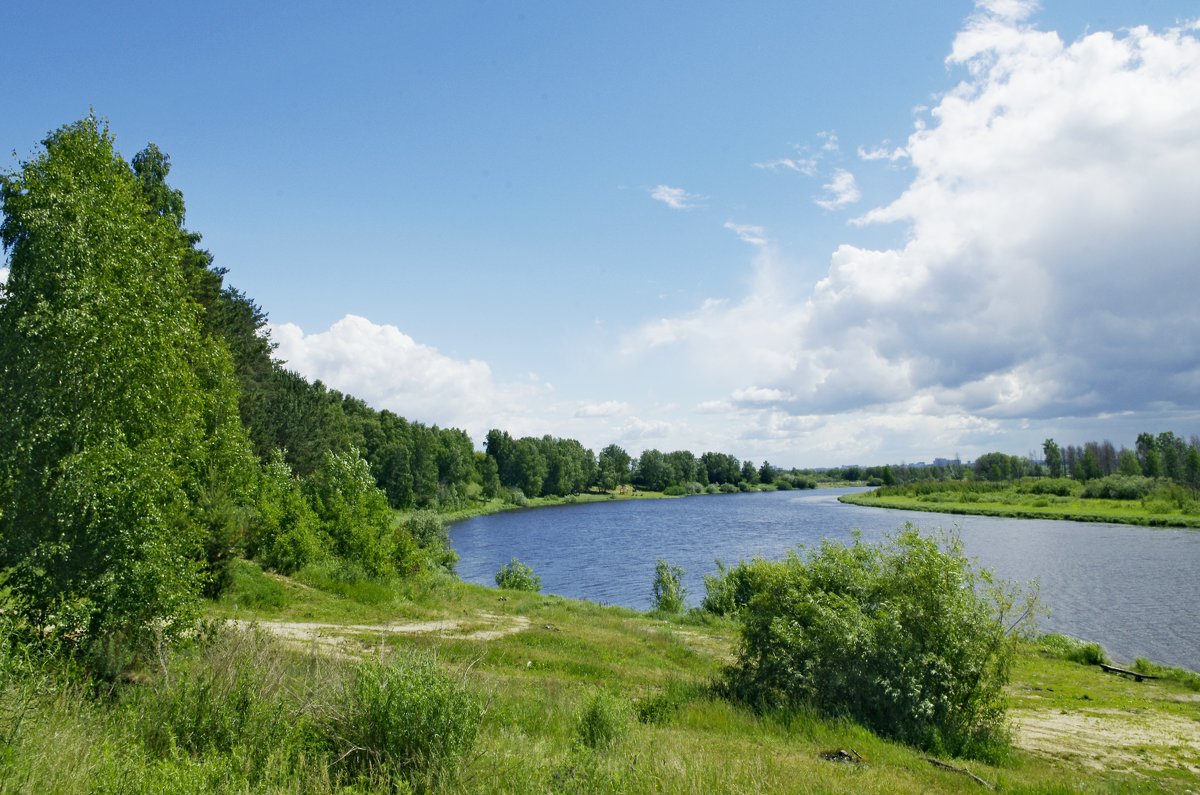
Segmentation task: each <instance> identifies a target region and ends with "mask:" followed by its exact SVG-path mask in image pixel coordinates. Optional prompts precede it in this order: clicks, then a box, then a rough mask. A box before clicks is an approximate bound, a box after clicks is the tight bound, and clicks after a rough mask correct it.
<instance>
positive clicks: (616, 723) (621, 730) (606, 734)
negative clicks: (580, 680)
mask: <svg viewBox="0 0 1200 795" xmlns="http://www.w3.org/2000/svg"><path fill="white" fill-rule="evenodd" d="M629 718H630V715H629V704H627V703H626V702H625V701H624V700H622V699H620V698H618V697H617V696H614V695H612V694H611V693H609V692H607V691H605V690H600V691H598V692H597V693H596V695H595V696H593V697H592V698H591V700H589V701H588V703H587V705H586V706H585V707H584V708H583V713H582V714H581V715H580V716H579V723H578V724H577V725H576V727H575V739H576V741H577V742H578V743H579V744H580V745H582V746H584V747H586V748H593V749H603V748H609V747H611V746H612V745H614V744H615V743H616V742H617V740H619V739H621V738H622V737H623V736H625V734H626V733H628V731H629V722H630V720H629Z"/></svg>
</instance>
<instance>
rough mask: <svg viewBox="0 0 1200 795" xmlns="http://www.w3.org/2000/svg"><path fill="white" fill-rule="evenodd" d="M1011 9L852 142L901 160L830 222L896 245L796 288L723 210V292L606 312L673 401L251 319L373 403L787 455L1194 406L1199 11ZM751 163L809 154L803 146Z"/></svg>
mask: <svg viewBox="0 0 1200 795" xmlns="http://www.w3.org/2000/svg"><path fill="white" fill-rule="evenodd" d="M1035 9H1036V4H1035V3H1032V2H1023V1H1022V0H991V2H981V3H979V4H978V5H977V9H976V12H975V14H974V15H972V16H971V17H970V18H969V19H968V20H967V22H966V23H965V25H964V27H963V29H962V30H961V31H960V32H959V33H958V34H957V36H956V37H955V39H954V41H953V44H952V47H951V51H950V55H949V56H948V57H947V59H946V62H947V64H948V66H949V67H951V68H954V69H958V70H960V71H961V72H962V73H963V74H964V76H963V79H962V80H961V82H959V83H958V84H957V85H955V86H954V87H953V88H951V89H949V90H948V91H946V92H945V93H944V94H943V95H942V96H941V97H940V98H938V99H937V101H936V102H935V103H934V105H933V106H932V107H931V108H930V109H929V110H928V111H927V118H925V117H922V118H921V119H920V120H918V122H917V123H916V126H915V129H914V131H913V132H912V133H911V135H909V136H908V138H907V140H906V141H904V142H903V144H901V145H899V146H890V145H889V144H887V143H886V142H885V143H884V144H881V145H868V146H860V147H858V148H857V152H858V158H859V160H860V161H861V162H860V167H862V168H872V167H879V168H889V167H890V168H894V167H896V166H906V167H907V168H908V169H909V173H911V177H912V178H911V181H910V182H909V183H908V186H907V188H906V189H905V190H904V191H903V192H902V193H901V194H900V195H899V196H898V197H897V198H896V199H894V200H893V201H891V202H890V203H887V204H885V205H883V206H879V207H875V208H874V209H869V210H866V211H865V212H862V213H861V214H860V215H858V216H857V217H855V218H854V219H853V220H852V221H851V225H850V228H849V230H848V233H850V234H853V232H854V230H856V229H866V228H868V227H873V226H878V225H886V224H899V225H902V227H903V228H904V229H905V230H906V233H907V234H906V238H905V240H904V242H903V244H902V245H899V246H896V247H892V248H868V247H862V246H858V245H853V244H851V243H843V244H842V245H839V246H838V247H837V248H836V250H835V251H833V253H832V255H831V256H830V258H829V265H828V270H827V272H826V273H825V275H824V277H823V278H821V279H820V280H818V281H817V282H816V283H815V284H813V285H811V286H809V287H807V288H805V287H803V286H801V288H797V286H796V284H795V281H794V280H793V279H790V278H788V277H787V271H786V257H785V256H784V254H783V253H782V252H780V251H778V250H777V249H776V247H775V246H774V245H773V244H772V242H771V234H770V230H766V229H763V228H762V227H761V226H759V225H756V224H753V223H736V224H735V223H733V222H731V221H727V222H725V224H724V226H725V228H727V229H729V230H731V231H733V232H734V234H736V235H737V236H738V237H739V238H740V239H742V240H743V241H745V242H747V243H748V244H750V245H752V246H754V247H755V251H756V253H755V257H756V259H755V263H756V264H755V275H754V278H753V281H752V283H751V284H750V286H749V287H748V289H747V291H746V293H745V294H744V295H742V296H740V297H734V298H729V297H723V298H718V299H712V300H709V301H706V302H704V303H703V304H702V305H700V306H698V307H697V308H696V309H694V310H693V311H691V312H688V313H685V314H682V315H677V316H671V317H665V318H661V319H657V320H654V321H650V322H646V323H644V324H643V325H642V326H640V327H638V328H635V329H632V330H629V331H627V332H626V333H625V334H624V335H623V337H622V339H621V343H620V344H621V349H622V351H623V352H624V361H625V366H627V367H629V368H647V367H650V368H657V369H658V370H659V371H660V373H661V375H660V377H661V378H663V379H665V380H669V379H670V377H671V375H672V374H673V373H677V374H678V375H679V377H680V380H685V379H686V376H687V375H688V374H689V373H694V372H695V371H697V370H703V371H704V372H705V374H706V378H707V381H708V382H710V383H716V384H719V385H721V387H720V388H722V389H723V393H722V394H705V395H696V396H695V397H696V399H695V401H694V403H693V404H692V405H690V406H682V407H680V406H675V407H671V406H665V407H664V406H637V405H636V404H633V403H631V398H629V397H627V396H625V395H617V396H616V398H619V399H613V396H611V395H605V396H599V397H594V398H593V397H591V396H589V399H577V400H574V401H572V400H567V399H563V398H561V397H558V396H557V395H556V394H555V393H554V390H553V388H552V387H550V386H549V385H548V384H545V383H544V382H541V381H540V380H537V379H533V380H530V381H528V382H523V381H518V382H514V383H511V384H505V383H498V382H497V381H496V379H495V378H494V377H493V375H492V373H491V372H490V370H489V368H488V366H487V365H486V364H485V363H482V362H477V361H466V362H464V361H459V360H455V359H452V358H449V357H446V356H443V355H441V354H439V353H437V352H436V351H435V350H433V349H432V348H428V347H427V346H422V345H420V344H418V343H416V342H415V341H413V340H411V339H410V338H408V337H406V336H405V335H404V334H402V333H401V332H400V331H399V329H396V328H394V327H389V326H379V325H376V324H373V323H371V322H370V321H368V320H365V319H363V318H357V317H353V316H348V317H346V318H344V319H343V320H342V321H339V323H337V324H335V325H334V326H333V327H332V328H331V329H329V330H328V331H327V332H322V333H319V334H308V335H305V334H304V333H303V332H302V331H301V330H300V329H299V328H297V327H295V326H289V325H283V326H276V327H274V335H275V339H276V341H277V342H279V355H280V356H281V358H284V359H286V360H288V361H289V362H290V363H291V365H292V366H293V367H294V368H295V369H297V370H298V371H299V372H301V373H303V374H305V375H307V376H310V377H316V378H321V379H322V380H324V381H325V382H326V383H328V384H330V385H332V386H335V387H337V388H339V389H344V390H347V391H350V392H353V393H354V394H357V395H360V396H362V397H363V398H365V399H367V400H368V401H370V402H373V403H375V404H376V405H379V406H381V407H386V408H392V409H393V410H396V411H398V412H400V413H403V414H407V415H411V416H412V417H413V418H415V419H422V418H425V417H428V418H429V421H439V422H443V423H447V424H449V423H454V424H459V425H461V426H462V427H466V428H467V429H468V430H469V431H471V432H472V433H474V434H478V433H480V432H481V430H485V429H486V427H490V426H492V425H496V426H500V427H508V428H510V429H513V430H516V431H522V430H524V431H525V432H529V433H538V434H540V433H552V434H555V435H564V436H566V435H575V436H577V437H578V438H581V439H582V440H583V441H585V443H589V444H593V445H596V444H604V443H607V442H608V441H617V442H625V443H630V445H631V446H632V447H634V448H643V447H649V446H661V447H664V448H666V447H672V446H681V447H690V448H691V449H693V450H696V451H697V452H699V451H700V450H701V449H722V450H728V451H730V452H739V451H742V454H744V455H753V456H755V457H756V458H757V457H767V456H771V457H772V458H774V459H777V460H779V459H782V460H781V463H796V464H801V465H814V464H822V463H824V464H836V463H849V462H851V461H861V462H864V463H882V462H884V461H886V460H899V458H900V457H902V456H903V455H904V454H903V452H902V451H905V450H909V451H911V450H918V449H925V450H928V451H929V452H928V455H930V456H932V455H939V454H947V453H952V452H955V451H957V450H958V449H960V448H961V449H962V450H963V452H966V453H968V455H969V454H970V452H971V451H974V452H975V453H978V452H984V451H986V449H993V448H991V447H988V443H989V441H991V440H992V439H994V438H996V437H1003V435H1005V434H1010V435H1011V434H1016V435H1017V436H1020V434H1021V433H1024V436H1023V437H1020V438H1021V441H1020V442H1019V443H1018V444H1019V445H1025V446H1032V445H1033V444H1034V443H1035V440H1036V441H1040V438H1042V437H1044V436H1045V435H1052V432H1053V430H1054V429H1055V428H1065V427H1081V428H1082V427H1086V426H1087V425H1088V421H1089V420H1094V419H1096V418H1114V417H1117V418H1124V420H1122V421H1123V422H1126V423H1127V424H1129V427H1135V426H1136V425H1137V423H1142V424H1143V425H1145V426H1146V427H1147V428H1148V429H1151V430H1153V429H1168V428H1173V427H1174V426H1173V425H1171V423H1172V421H1174V420H1178V419H1180V418H1187V419H1188V420H1189V421H1192V422H1194V420H1195V417H1196V413H1197V412H1196V398H1197V396H1198V395H1200V312H1197V311H1196V310H1195V308H1194V297H1195V294H1196V288H1197V287H1200V275H1198V273H1200V271H1198V269H1197V266H1198V264H1200V263H1198V261H1197V254H1196V252H1197V251H1200V224H1198V223H1197V222H1196V219H1197V218H1200V38H1198V33H1200V23H1196V22H1191V23H1186V24H1181V25H1180V26H1178V27H1175V28H1172V29H1167V30H1161V31H1154V30H1150V29H1148V28H1144V27H1139V28H1134V29H1131V30H1127V31H1122V32H1119V33H1114V32H1107V31H1096V32H1090V33H1088V34H1086V35H1084V36H1082V37H1081V38H1079V39H1078V40H1076V41H1073V42H1064V41H1063V40H1062V39H1061V38H1060V37H1059V36H1058V34H1056V33H1054V32H1049V31H1041V30H1038V29H1037V28H1036V27H1035V26H1033V25H1032V24H1031V23H1030V21H1029V20H1030V17H1031V16H1032V14H1033V12H1034V11H1035ZM914 99H916V98H914ZM823 137H824V138H825V142H826V143H825V146H824V147H823V148H824V149H826V150H828V149H829V147H830V146H832V147H833V148H834V149H836V147H837V139H836V137H835V136H832V134H825V135H824V136H823ZM870 164H875V165H870ZM753 165H754V166H755V167H757V168H760V169H765V170H769V171H793V172H800V173H805V174H811V173H814V172H813V170H812V169H814V168H815V160H813V159H811V158H804V157H798V158H795V159H783V160H777V161H766V162H762V163H756V164H753ZM824 190H825V195H824V196H822V197H819V198H817V199H816V200H815V201H816V203H817V204H818V205H820V206H821V207H823V208H825V209H826V210H827V211H835V210H836V211H840V212H845V210H846V208H848V207H850V206H852V205H853V204H854V203H855V202H857V201H859V200H860V199H861V192H860V190H859V187H858V184H857V182H856V179H855V176H854V174H853V173H851V171H850V170H848V169H846V168H841V169H837V170H835V171H834V173H833V175H832V177H831V178H830V180H829V182H828V183H827V184H825V185H824ZM651 196H652V198H654V199H656V200H658V201H660V202H663V203H664V204H666V205H667V206H668V207H670V208H672V209H688V208H690V207H693V206H695V205H696V203H697V202H699V201H704V200H708V199H709V197H701V196H697V195H694V194H690V193H688V192H687V191H685V190H683V189H681V188H671V187H669V186H666V185H658V186H657V187H656V188H654V189H652V190H651ZM714 201H715V199H714ZM739 220H745V221H752V220H753V219H739ZM635 406H636V408H635ZM635 412H640V413H641V414H642V415H644V416H641V417H639V416H637V415H636V413H635ZM650 415H655V416H650ZM1164 423H1165V425H1164ZM535 426H536V427H535ZM1160 426H1162V427H1161V428H1160ZM1122 427H1125V426H1122ZM526 429H527V430H526ZM606 434H607V435H606ZM1122 434H1123V432H1122ZM1089 438H1091V437H1089ZM1114 439H1115V441H1117V442H1118V443H1120V442H1126V443H1129V442H1131V441H1132V439H1131V438H1129V439H1127V438H1125V436H1124V435H1116V436H1114ZM1080 441H1082V440H1080ZM1017 449H1019V450H1023V449H1024V447H1023V446H1022V447H1018V448H1017ZM796 451H808V452H807V453H806V454H805V455H800V454H799V453H797V452H796ZM1015 451H1017V450H1010V452H1015ZM889 456H894V458H892V459H889Z"/></svg>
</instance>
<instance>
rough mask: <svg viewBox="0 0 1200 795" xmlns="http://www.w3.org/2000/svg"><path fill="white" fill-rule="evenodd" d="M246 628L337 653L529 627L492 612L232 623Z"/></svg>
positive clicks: (490, 636)
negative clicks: (390, 640) (393, 639)
mask: <svg viewBox="0 0 1200 795" xmlns="http://www.w3.org/2000/svg"><path fill="white" fill-rule="evenodd" d="M233 623H234V624H236V625H237V626H239V627H243V628H246V629H249V628H252V627H257V628H258V629H260V630H263V631H264V632H269V633H271V634H272V635H275V636H276V637H278V638H281V639H283V640H286V641H289V642H292V643H301V644H304V645H305V646H309V645H314V644H315V645H317V646H321V647H325V648H328V649H331V650H334V651H337V652H339V653H346V652H349V651H353V650H362V649H363V648H364V647H366V646H368V645H371V644H367V643H365V642H364V641H365V640H366V638H364V636H377V637H378V639H379V641H380V642H382V641H383V639H384V638H385V637H387V636H389V635H425V634H436V635H437V636H438V637H440V638H449V639H455V640H478V641H489V640H496V639H497V638H502V637H504V636H505V635H514V634H516V633H518V632H523V631H524V630H526V629H528V628H529V619H528V618H526V617H525V616H501V615H496V614H494V613H479V614H477V615H475V616H472V617H470V618H464V619H446V620H442V621H422V622H418V623H411V624H317V623H311V622H305V621H240V620H237V621H234V622H233Z"/></svg>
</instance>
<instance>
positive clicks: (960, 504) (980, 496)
mask: <svg viewBox="0 0 1200 795" xmlns="http://www.w3.org/2000/svg"><path fill="white" fill-rule="evenodd" d="M922 485H924V484H922ZM932 485H936V484H932ZM903 488H904V487H893V488H892V489H889V490H888V491H887V492H884V493H882V494H881V493H879V492H878V491H867V492H861V493H857V494H844V495H842V496H841V497H839V498H838V499H839V500H841V501H842V502H845V503H850V504H852V505H861V506H865V507H868V508H893V509H898V510H905V511H928V512H932V513H951V514H974V515H980V516H1002V517H1009V518H1014V519H1064V520H1069V521H1075V522H1113V523H1117V524H1133V525H1144V526H1147V527H1200V505H1198V504H1197V503H1196V502H1194V501H1184V502H1182V504H1181V503H1180V502H1179V501H1167V500H1163V499H1145V500H1107V499H1091V498H1083V497H1080V496H1076V495H1071V496H1056V495H1052V494H1034V493H1027V492H1022V491H1018V490H1017V489H1016V488H1005V489H996V490H988V491H981V492H977V493H972V492H964V491H962V490H959V489H954V488H951V487H950V486H949V485H947V488H946V489H945V490H940V491H939V490H936V489H934V488H932V487H931V488H930V489H929V490H925V489H922V490H921V493H911V494H896V493H888V492H894V491H897V490H901V489H903Z"/></svg>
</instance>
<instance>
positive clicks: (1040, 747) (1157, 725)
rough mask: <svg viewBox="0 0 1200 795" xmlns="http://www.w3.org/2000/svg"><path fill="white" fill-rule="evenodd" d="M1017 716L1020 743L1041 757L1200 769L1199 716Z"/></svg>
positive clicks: (1108, 766)
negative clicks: (1190, 717)
mask: <svg viewBox="0 0 1200 795" xmlns="http://www.w3.org/2000/svg"><path fill="white" fill-rule="evenodd" d="M1013 717H1014V718H1015V720H1016V744H1017V746H1018V747H1020V748H1023V749H1025V750H1027V751H1030V752H1032V753H1035V754H1038V755H1039V756H1043V757H1047V758H1051V759H1060V760H1063V761H1067V762H1070V763H1072V764H1079V765H1084V766H1087V767H1090V768H1092V769H1095V770H1128V771H1137V770H1167V769H1176V770H1187V771H1190V772H1192V773H1200V720H1198V719H1195V718H1192V719H1189V718H1187V717H1183V716H1178V715H1170V714H1164V713H1161V712H1149V711H1147V712H1146V713H1144V714H1142V713H1134V712H1127V711H1124V710H1115V709H1094V710H1079V711H1071V712H1050V711H1036V710H1018V711H1016V712H1014V713H1013ZM1197 717H1198V718H1200V716H1197Z"/></svg>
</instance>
